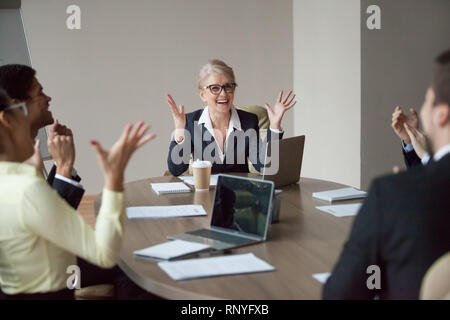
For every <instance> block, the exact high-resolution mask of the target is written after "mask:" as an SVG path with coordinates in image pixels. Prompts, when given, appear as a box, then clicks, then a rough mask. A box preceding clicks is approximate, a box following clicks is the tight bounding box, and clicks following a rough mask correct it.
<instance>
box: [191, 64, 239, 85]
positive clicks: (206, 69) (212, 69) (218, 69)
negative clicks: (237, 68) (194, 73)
mask: <svg viewBox="0 0 450 320" xmlns="http://www.w3.org/2000/svg"><path fill="white" fill-rule="evenodd" d="M211 73H218V74H223V75H224V76H225V77H227V78H228V80H229V81H230V82H232V83H234V82H236V80H235V78H234V72H233V68H231V67H230V66H228V65H227V64H226V63H225V62H223V61H222V60H218V59H213V60H209V61H208V63H207V64H205V65H204V66H203V67H202V68H201V69H200V72H199V73H198V77H197V85H198V88H199V89H202V88H203V87H204V86H205V83H204V81H205V79H206V78H207V77H208V76H209V75H210V74H211Z"/></svg>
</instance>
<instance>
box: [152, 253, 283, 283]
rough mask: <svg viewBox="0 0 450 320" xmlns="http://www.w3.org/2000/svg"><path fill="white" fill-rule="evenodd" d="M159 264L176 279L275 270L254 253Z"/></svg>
mask: <svg viewBox="0 0 450 320" xmlns="http://www.w3.org/2000/svg"><path fill="white" fill-rule="evenodd" d="M158 265H159V267H160V268H161V269H163V270H164V271H165V272H166V273H167V274H168V275H169V276H170V277H171V278H172V279H174V280H185V279H194V278H204V277H213V276H221V275H228V274H241V273H252V272H264V271H273V270H275V268H274V267H273V266H271V265H270V264H268V263H267V262H265V261H263V260H261V259H259V258H258V257H256V256H255V255H254V254H253V253H246V254H238V255H232V256H222V257H214V258H201V259H189V260H182V261H175V262H159V263H158Z"/></svg>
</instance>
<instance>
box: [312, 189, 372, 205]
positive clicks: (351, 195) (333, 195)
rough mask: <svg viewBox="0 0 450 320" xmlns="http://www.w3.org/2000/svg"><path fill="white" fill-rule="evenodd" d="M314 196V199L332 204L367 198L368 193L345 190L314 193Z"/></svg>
mask: <svg viewBox="0 0 450 320" xmlns="http://www.w3.org/2000/svg"><path fill="white" fill-rule="evenodd" d="M312 196H313V198H317V199H320V200H325V201H329V202H332V201H337V200H349V199H359V198H365V197H366V196H367V192H365V191H359V190H356V189H355V188H343V189H335V190H328V191H322V192H314V193H313V194H312Z"/></svg>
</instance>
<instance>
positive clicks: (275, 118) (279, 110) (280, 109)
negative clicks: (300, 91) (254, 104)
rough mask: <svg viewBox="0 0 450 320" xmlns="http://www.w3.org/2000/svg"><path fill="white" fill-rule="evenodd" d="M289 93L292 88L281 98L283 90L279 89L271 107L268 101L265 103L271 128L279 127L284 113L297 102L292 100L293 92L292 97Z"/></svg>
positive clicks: (278, 128)
mask: <svg viewBox="0 0 450 320" xmlns="http://www.w3.org/2000/svg"><path fill="white" fill-rule="evenodd" d="M291 94H292V90H291V91H289V93H288V95H287V96H286V98H284V99H283V90H281V91H280V93H279V94H278V98H277V101H276V103H275V105H274V106H273V108H272V107H271V106H270V105H269V104H268V103H266V104H265V106H266V109H267V115H268V117H269V121H270V127H271V128H272V129H277V130H280V129H281V120H282V119H283V115H284V113H285V112H286V111H287V110H289V109H290V108H292V107H293V106H295V104H296V103H297V101H294V98H295V94H294V95H293V96H292V97H291ZM289 98H290V99H289Z"/></svg>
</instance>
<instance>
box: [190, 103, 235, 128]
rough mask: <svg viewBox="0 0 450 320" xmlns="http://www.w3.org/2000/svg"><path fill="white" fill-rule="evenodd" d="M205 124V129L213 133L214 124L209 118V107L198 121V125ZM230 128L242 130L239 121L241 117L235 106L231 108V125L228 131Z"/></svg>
mask: <svg viewBox="0 0 450 320" xmlns="http://www.w3.org/2000/svg"><path fill="white" fill-rule="evenodd" d="M202 123H204V124H205V128H206V129H208V130H209V131H211V132H212V123H211V118H210V116H209V111H208V106H206V107H205V108H204V109H203V112H202V114H201V115H200V118H199V119H198V124H202ZM230 128H235V129H237V130H242V128H241V120H239V115H238V113H237V111H236V108H235V107H234V106H232V107H231V118H230V123H229V125H228V130H230Z"/></svg>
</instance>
